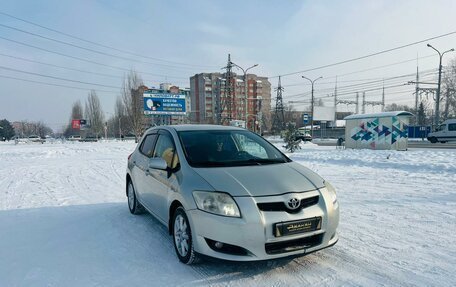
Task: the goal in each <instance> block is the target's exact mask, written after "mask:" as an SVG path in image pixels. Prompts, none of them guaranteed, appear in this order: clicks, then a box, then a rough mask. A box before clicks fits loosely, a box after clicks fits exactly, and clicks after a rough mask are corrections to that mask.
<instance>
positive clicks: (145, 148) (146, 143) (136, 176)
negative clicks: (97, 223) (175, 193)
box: [132, 132, 158, 209]
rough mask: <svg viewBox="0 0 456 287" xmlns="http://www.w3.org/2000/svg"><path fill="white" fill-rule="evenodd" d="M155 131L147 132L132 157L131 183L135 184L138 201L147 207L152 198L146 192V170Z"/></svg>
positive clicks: (156, 135) (154, 138)
mask: <svg viewBox="0 0 456 287" xmlns="http://www.w3.org/2000/svg"><path fill="white" fill-rule="evenodd" d="M157 137H158V134H157V132H155V133H152V134H148V135H146V136H145V137H144V139H143V141H142V142H141V145H140V146H139V152H138V153H137V154H136V156H135V157H134V159H133V164H134V168H133V170H132V174H133V183H134V184H135V188H136V194H137V196H138V198H139V201H140V202H141V203H142V204H143V205H145V207H146V208H147V209H151V208H152V206H151V205H150V204H149V202H151V201H152V199H150V198H148V196H149V194H148V192H147V190H148V188H149V187H148V186H147V184H148V183H147V178H148V174H147V172H148V171H147V170H148V168H149V160H150V158H152V156H153V153H154V146H155V142H156V140H157Z"/></svg>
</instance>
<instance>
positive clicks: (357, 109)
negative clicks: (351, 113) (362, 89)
mask: <svg viewBox="0 0 456 287" xmlns="http://www.w3.org/2000/svg"><path fill="white" fill-rule="evenodd" d="M356 114H359V93H358V92H356Z"/></svg>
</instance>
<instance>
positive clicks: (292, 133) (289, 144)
mask: <svg viewBox="0 0 456 287" xmlns="http://www.w3.org/2000/svg"><path fill="white" fill-rule="evenodd" d="M284 141H285V146H284V147H285V148H286V149H287V150H288V151H289V152H295V150H298V149H300V148H301V147H300V146H299V144H300V143H301V140H300V139H299V131H298V129H297V128H296V124H295V123H292V122H288V123H287V128H286V130H285V133H284Z"/></svg>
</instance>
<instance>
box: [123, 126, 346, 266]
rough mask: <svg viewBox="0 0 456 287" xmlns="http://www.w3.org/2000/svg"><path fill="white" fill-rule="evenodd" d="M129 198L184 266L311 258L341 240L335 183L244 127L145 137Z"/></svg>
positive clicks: (132, 161)
mask: <svg viewBox="0 0 456 287" xmlns="http://www.w3.org/2000/svg"><path fill="white" fill-rule="evenodd" d="M126 195H127V198H128V207H129V209H130V212H131V213H133V214H138V213H140V212H142V211H144V210H146V211H148V212H150V213H151V214H152V215H153V216H155V217H156V218H157V219H158V220H159V221H160V222H161V223H163V224H164V225H165V226H166V227H167V228H168V230H169V233H170V235H171V236H172V238H173V242H174V247H175V251H176V254H177V257H178V258H179V260H180V261H181V262H183V263H186V264H191V263H193V262H195V261H196V260H197V259H198V257H201V256H200V255H206V256H210V257H216V258H220V259H226V260H234V261H253V260H265V259H274V258H279V257H285V256H297V255H305V254H308V253H311V252H314V251H316V250H320V249H323V248H326V247H329V246H332V245H334V244H336V242H337V241H338V235H337V226H338V224H339V203H338V201H337V196H336V192H335V190H334V188H333V187H332V186H331V184H329V183H328V182H327V181H325V180H324V179H322V178H321V177H320V176H318V175H317V174H316V173H314V172H313V171H311V170H309V169H308V168H306V167H304V166H302V165H301V164H298V163H296V162H293V161H292V160H290V159H289V158H288V157H287V156H285V155H284V154H283V153H282V152H280V151H279V150H278V149H277V148H276V147H274V146H273V145H272V144H270V143H269V142H268V141H266V140H265V139H264V138H262V137H261V136H259V135H257V134H255V133H253V132H250V131H247V130H245V129H242V128H236V127H226V126H216V125H175V126H160V127H154V128H151V129H149V130H147V131H146V133H145V134H144V135H143V136H142V138H141V140H140V141H139V143H138V145H137V147H136V149H135V150H134V152H133V153H132V154H131V155H130V156H129V158H128V168H127V175H126Z"/></svg>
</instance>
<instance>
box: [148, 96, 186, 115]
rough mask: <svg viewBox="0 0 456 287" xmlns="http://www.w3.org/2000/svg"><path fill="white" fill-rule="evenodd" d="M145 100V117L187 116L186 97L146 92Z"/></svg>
mask: <svg viewBox="0 0 456 287" xmlns="http://www.w3.org/2000/svg"><path fill="white" fill-rule="evenodd" d="M143 98H144V114H145V115H185V113H186V110H185V95H183V94H169V93H157V92H149V91H146V92H144V94H143Z"/></svg>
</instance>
